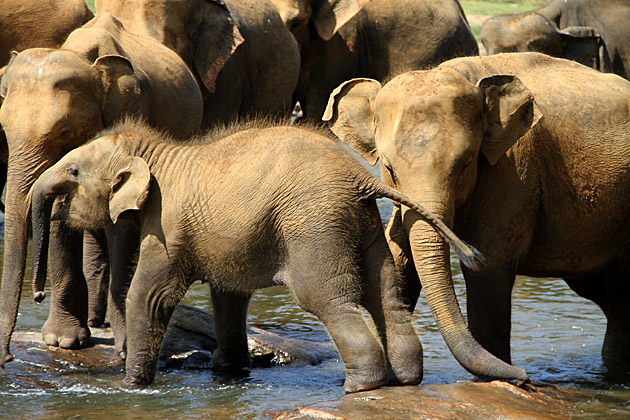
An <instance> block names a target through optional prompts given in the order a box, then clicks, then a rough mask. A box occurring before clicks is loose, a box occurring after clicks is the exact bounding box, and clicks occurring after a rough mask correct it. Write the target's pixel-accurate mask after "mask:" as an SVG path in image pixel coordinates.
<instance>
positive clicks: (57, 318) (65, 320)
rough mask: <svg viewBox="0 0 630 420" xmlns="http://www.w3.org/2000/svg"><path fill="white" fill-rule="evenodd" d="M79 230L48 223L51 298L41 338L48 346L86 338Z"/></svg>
mask: <svg viewBox="0 0 630 420" xmlns="http://www.w3.org/2000/svg"><path fill="white" fill-rule="evenodd" d="M82 246H83V232H80V231H75V230H71V229H68V228H67V227H66V226H65V225H64V224H63V223H61V222H53V223H51V229H50V246H49V261H50V276H51V282H52V297H51V303H50V312H49V314H48V319H47V320H46V322H45V323H44V326H43V328H42V338H43V340H44V343H46V344H47V345H49V346H59V347H62V348H68V349H76V348H82V347H85V346H86V345H87V344H88V341H89V338H90V329H89V328H88V324H87V312H88V303H87V298H88V292H87V285H86V283H85V278H84V276H83V267H82Z"/></svg>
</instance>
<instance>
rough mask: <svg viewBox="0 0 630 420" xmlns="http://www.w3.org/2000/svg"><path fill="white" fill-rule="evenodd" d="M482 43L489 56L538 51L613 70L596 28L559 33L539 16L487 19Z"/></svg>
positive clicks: (601, 68)
mask: <svg viewBox="0 0 630 420" xmlns="http://www.w3.org/2000/svg"><path fill="white" fill-rule="evenodd" d="M481 42H482V43H483V45H484V47H485V48H486V52H487V53H488V54H498V53H502V52H527V51H535V52H541V53H544V54H548V55H551V56H553V57H560V58H566V59H568V60H573V61H577V62H578V63H581V64H584V65H585V66H588V67H591V68H594V69H596V70H599V71H602V72H609V71H610V70H611V64H610V57H609V56H608V51H607V49H606V43H605V42H604V39H603V38H602V37H601V36H600V35H599V33H598V32H597V30H596V29H595V28H592V27H589V26H570V27H567V28H565V29H562V30H560V29H558V27H557V26H556V24H555V23H553V22H552V21H551V20H549V19H548V18H546V17H545V16H543V15H541V14H538V13H529V14H524V15H516V16H512V15H502V16H495V17H492V18H490V19H488V20H487V21H486V22H485V23H484V24H483V26H482V28H481Z"/></svg>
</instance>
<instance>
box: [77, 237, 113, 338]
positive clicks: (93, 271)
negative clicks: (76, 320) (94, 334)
mask: <svg viewBox="0 0 630 420" xmlns="http://www.w3.org/2000/svg"><path fill="white" fill-rule="evenodd" d="M83 274H84V276H85V281H86V282H87V286H88V325H89V326H90V327H100V326H102V325H103V323H104V322H105V315H106V314H107V294H108V290H109V255H108V251H107V239H106V238H105V233H104V232H103V231H85V232H84V234H83Z"/></svg>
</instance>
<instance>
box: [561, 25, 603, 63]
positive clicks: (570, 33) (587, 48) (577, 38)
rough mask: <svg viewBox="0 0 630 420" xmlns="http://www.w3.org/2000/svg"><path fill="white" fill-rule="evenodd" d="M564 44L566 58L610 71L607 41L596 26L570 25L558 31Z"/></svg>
mask: <svg viewBox="0 0 630 420" xmlns="http://www.w3.org/2000/svg"><path fill="white" fill-rule="evenodd" d="M558 33H559V34H560V36H561V37H562V43H563V46H564V58H566V59H569V60H573V61H577V62H578V63H580V64H584V65H585V66H588V67H591V68H594V69H596V70H599V71H601V72H610V67H611V65H610V57H609V56H608V50H607V49H606V43H605V42H604V39H603V38H602V37H601V35H600V34H599V32H597V30H596V29H595V28H592V27H590V26H569V27H567V28H564V29H562V30H560V31H558Z"/></svg>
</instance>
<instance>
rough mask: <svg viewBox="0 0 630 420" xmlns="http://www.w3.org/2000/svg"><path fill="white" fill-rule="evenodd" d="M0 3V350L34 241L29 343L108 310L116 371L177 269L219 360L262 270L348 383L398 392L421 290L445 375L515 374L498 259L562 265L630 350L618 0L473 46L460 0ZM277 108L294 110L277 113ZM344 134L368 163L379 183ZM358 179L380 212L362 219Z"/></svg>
mask: <svg viewBox="0 0 630 420" xmlns="http://www.w3.org/2000/svg"><path fill="white" fill-rule="evenodd" d="M18 7H19V8H21V9H24V13H21V14H15V13H10V12H9V11H13V10H16V9H17V8H18ZM29 7H30V9H29ZM0 9H4V10H0V58H1V59H2V60H3V63H2V64H6V66H5V67H3V68H2V69H1V70H0V74H1V76H2V79H1V81H0V101H1V106H0V125H1V126H2V134H3V135H4V136H5V137H6V139H2V140H3V141H1V142H0V143H1V144H2V145H3V147H0V160H1V161H3V162H4V165H5V167H4V168H0V175H1V176H2V178H1V179H0V181H2V184H4V182H6V187H7V193H6V203H5V210H6V213H5V226H4V230H5V235H4V237H5V241H4V263H3V264H4V265H3V270H2V283H1V285H0V366H3V367H4V365H5V364H6V363H7V362H9V361H10V360H12V358H13V356H12V355H11V353H10V339H11V335H12V332H13V329H14V327H15V324H16V319H17V315H18V305H19V298H20V295H21V291H22V283H23V279H24V275H25V266H26V254H27V244H28V239H29V234H30V233H31V232H32V236H33V285H32V287H33V297H34V299H35V300H36V301H41V300H42V299H44V297H45V293H44V284H45V280H46V277H47V270H48V269H50V279H51V281H52V287H51V289H52V297H51V304H50V313H49V316H48V319H47V320H46V322H45V324H44V326H43V327H42V337H43V340H44V342H45V343H46V344H47V345H49V346H59V347H63V348H81V347H84V346H86V345H87V343H88V341H89V339H90V329H89V327H97V326H100V325H101V324H103V322H104V320H105V316H106V314H107V315H108V319H109V321H110V322H111V325H112V330H113V333H114V341H115V348H116V350H117V352H118V354H119V355H120V356H121V357H122V358H124V359H125V360H126V362H125V364H126V376H125V380H124V383H125V384H126V385H127V386H139V385H146V384H149V383H151V382H152V381H153V379H154V377H155V373H156V366H157V357H158V353H159V349H160V344H161V341H162V338H163V335H164V331H165V329H166V325H167V324H168V321H169V318H170V316H171V313H172V311H173V309H174V308H175V306H176V305H177V304H178V303H179V301H180V300H181V298H182V297H183V296H184V294H185V293H186V290H187V289H188V287H189V286H190V285H191V284H192V283H193V282H195V281H198V280H201V281H204V282H208V283H209V285H210V290H211V297H212V306H213V311H214V312H215V315H214V318H215V323H216V328H215V330H216V334H217V343H218V349H217V351H216V352H215V353H214V354H213V367H214V368H215V369H216V370H218V371H234V370H242V369H245V368H247V367H248V365H249V359H248V351H247V338H246V334H245V331H246V315H247V307H248V303H249V300H250V298H251V295H252V293H253V292H254V290H256V289H258V288H263V287H268V286H271V285H275V284H283V285H286V286H287V287H288V288H289V289H290V290H291V292H292V294H293V295H294V297H295V300H296V301H297V303H298V304H299V305H300V306H301V307H302V308H303V309H304V310H306V311H309V312H311V313H313V314H314V315H316V316H317V317H318V318H319V319H320V320H321V321H322V323H323V324H324V325H325V326H326V328H327V330H328V332H329V334H330V336H331V337H332V339H333V341H334V343H335V345H336V347H337V349H338V351H339V353H340V355H341V358H342V360H343V362H344V364H345V367H346V380H345V383H344V390H345V391H346V392H356V391H361V390H366V389H372V388H376V387H379V386H382V385H401V384H417V383H419V382H420V381H421V380H422V346H421V344H420V341H419V340H418V337H417V335H416V333H415V331H414V330H413V327H412V326H411V323H410V320H411V316H412V314H413V310H414V308H415V306H416V302H417V300H418V297H419V293H420V290H421V289H424V291H425V295H426V297H427V301H428V304H429V306H430V308H431V311H432V313H433V315H434V317H435V319H436V322H437V324H438V327H439V329H440V332H441V333H442V335H443V337H444V339H445V341H446V343H447V345H448V347H449V349H450V350H451V352H452V353H453V355H454V356H455V358H456V359H457V360H458V362H459V363H460V364H461V365H462V366H463V367H464V368H465V369H467V370H468V371H469V372H471V373H472V374H473V375H475V376H477V377H480V378H483V379H487V380H493V379H500V380H506V381H510V382H512V383H515V384H522V383H524V382H526V381H528V376H527V373H526V372H525V371H524V370H522V369H520V368H518V367H515V366H512V365H511V364H510V363H511V356H510V328H511V320H510V313H511V306H510V301H511V293H512V287H513V285H514V281H515V277H516V275H518V274H524V275H529V276H537V277H561V278H563V279H564V280H565V281H566V282H567V284H568V285H569V286H570V287H571V288H572V289H573V290H574V291H575V292H576V293H578V294H579V295H580V296H583V297H585V298H587V299H590V300H592V301H593V302H595V303H596V304H597V305H598V306H599V307H600V308H601V309H602V311H603V312H604V314H605V315H606V317H607V319H608V325H607V330H606V336H605V341H604V345H603V349H602V355H603V357H604V358H605V359H606V360H612V361H615V362H620V363H622V364H626V365H628V364H630V312H629V311H628V310H627V308H628V307H630V280H629V279H628V278H627V273H628V272H630V271H629V269H630V266H628V255H630V218H629V217H628V216H627V214H628V210H630V82H629V81H628V80H626V79H627V78H628V77H629V75H630V70H629V69H630V51H627V50H628V49H630V42H628V40H629V39H630V31H629V30H628V29H627V28H625V26H624V25H625V24H620V23H619V22H621V21H624V19H625V21H627V20H628V18H630V1H627V0H626V1H622V0H614V1H597V0H593V1H586V0H573V1H571V0H569V1H567V0H554V1H552V2H551V3H549V4H548V5H547V6H545V7H543V8H541V9H539V10H537V11H535V12H532V13H528V14H524V15H511V16H497V17H494V18H491V19H489V20H488V21H487V23H486V24H485V25H484V26H483V28H482V32H481V40H482V42H483V44H484V47H485V49H486V51H487V52H489V53H493V54H492V55H488V56H481V57H480V56H479V49H478V47H477V42H476V40H475V39H474V37H473V35H472V32H471V30H470V27H469V25H468V22H467V19H466V17H465V15H464V12H463V10H462V8H461V5H460V4H459V2H458V1H457V0H449V1H443V0H395V1H389V0H337V1H332V0H187V1H185V0H157V1H156V0H152V1H149V0H138V1H133V2H132V1H127V2H121V1H119V0H96V1H95V9H96V14H95V15H94V14H93V13H92V12H91V11H90V10H89V9H88V8H87V6H86V5H85V3H84V2H83V0H39V1H24V0H20V1H18V0H10V1H7V2H5V4H3V5H2V6H0ZM20 19H22V20H20ZM33 21H36V22H37V23H38V24H37V25H33ZM625 21H624V22H625ZM541 22H542V24H541ZM29 25H30V26H29ZM7 28H8V30H7ZM33 28H35V29H33ZM29 31H30V32H29ZM519 31H522V32H519ZM5 33H10V35H6V34H5ZM29 33H30V34H31V35H32V36H31V37H29ZM12 50H15V51H13V52H11V51H12ZM5 52H6V56H3V55H2V54H4V53H5ZM495 53H496V54H495ZM553 56H556V57H560V58H556V57H553ZM566 58H569V59H571V60H574V61H569V60H567V59H566ZM575 61H577V63H576V62H575ZM615 73H616V74H615ZM620 76H623V77H620ZM624 77H625V78H624ZM296 101H297V102H299V104H300V105H301V107H302V110H303V115H304V121H303V122H300V123H298V124H297V125H289V124H287V123H285V122H284V121H288V117H289V116H290V113H291V110H292V109H293V107H294V105H295V103H296ZM322 120H323V121H324V122H325V123H326V124H327V127H320V124H321V121H322ZM332 134H334V136H333V135H332ZM339 140H340V141H341V142H344V143H345V144H346V145H347V146H349V147H350V148H352V149H353V150H354V151H356V152H357V153H358V154H359V155H361V156H362V157H363V158H365V160H366V161H367V162H368V163H369V164H370V165H375V164H376V163H377V162H380V168H381V179H382V181H379V180H377V179H376V178H374V177H372V176H371V175H370V174H369V173H368V172H367V171H366V170H365V169H364V168H363V167H362V166H361V165H360V164H359V163H358V162H357V161H356V160H355V159H354V158H352V157H351V156H350V155H349V154H348V153H347V152H346V151H345V150H343V148H342V147H340V146H339V144H338V141H339ZM4 169H6V170H4ZM5 173H6V177H5ZM381 197H386V198H389V199H391V200H392V201H393V202H394V203H395V205H394V210H393V213H392V216H391V220H390V222H389V224H388V226H387V228H386V229H385V230H384V229H383V226H382V224H381V222H380V217H379V214H378V209H377V207H376V202H375V199H376V198H381ZM626 200H628V201H626ZM31 223H32V225H31ZM451 247H453V249H454V250H455V251H456V252H457V254H458V256H459V258H460V262H461V263H462V271H463V274H464V277H465V280H466V288H467V308H468V311H467V313H468V323H466V321H465V320H464V317H463V315H462V313H461V310H460V308H459V305H458V302H457V299H456V298H455V294H454V290H453V280H452V275H451V266H450V254H449V250H450V248H451ZM361 308H364V309H366V310H367V312H368V313H369V315H370V317H371V318H372V320H373V324H374V325H375V326H376V328H375V329H373V328H371V327H370V326H369V325H368V323H366V322H365V319H364V315H363V313H362V311H361Z"/></svg>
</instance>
